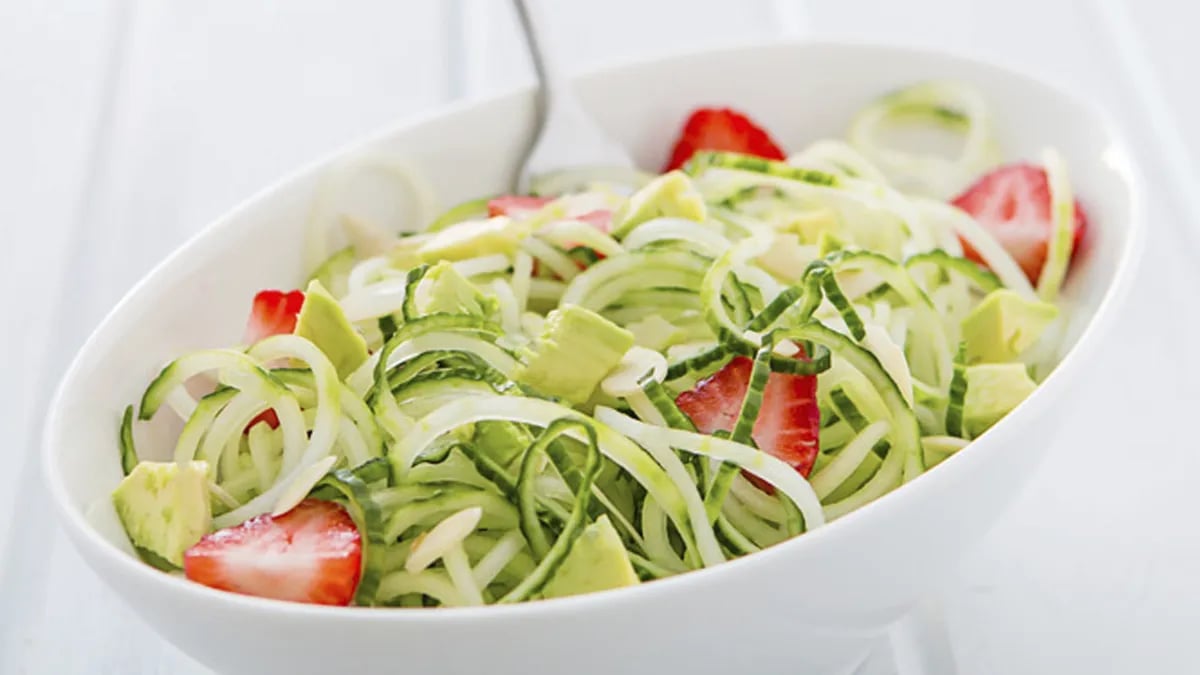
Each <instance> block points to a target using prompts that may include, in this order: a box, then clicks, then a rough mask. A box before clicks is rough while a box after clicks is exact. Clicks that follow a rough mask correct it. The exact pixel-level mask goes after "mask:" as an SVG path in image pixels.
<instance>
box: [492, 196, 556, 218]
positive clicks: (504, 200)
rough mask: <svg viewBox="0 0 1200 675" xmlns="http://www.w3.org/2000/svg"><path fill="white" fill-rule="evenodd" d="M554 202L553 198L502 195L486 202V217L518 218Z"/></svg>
mask: <svg viewBox="0 0 1200 675" xmlns="http://www.w3.org/2000/svg"><path fill="white" fill-rule="evenodd" d="M552 201H554V198H553V197H529V196H526V195H503V196H500V197H496V198H495V199H491V200H488V203H487V209H488V216H490V217H492V218H495V217H496V216H513V217H515V218H519V217H521V216H523V215H527V214H529V213H532V212H534V211H537V210H538V209H540V208H542V207H543V206H545V205H547V204H549V203H550V202H552Z"/></svg>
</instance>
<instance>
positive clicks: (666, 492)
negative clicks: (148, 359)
mask: <svg viewBox="0 0 1200 675" xmlns="http://www.w3.org/2000/svg"><path fill="white" fill-rule="evenodd" d="M935 141H936V143H938V144H941V145H948V146H950V147H949V150H948V151H941V150H939V151H937V152H934V151H933V150H929V149H925V148H927V147H929V146H930V145H931V144H932V143H933V142H935ZM416 225H425V226H424V227H422V228H421V229H420V231H418V232H414V233H405V234H399V235H397V234H394V233H391V232H386V231H383V230H382V229H381V228H379V227H377V226H373V225H371V224H370V223H367V222H364V221H363V220H361V219H351V218H345V219H343V220H342V222H341V223H340V229H339V230H338V231H334V232H320V233H318V235H319V236H318V237H317V238H316V240H315V241H316V243H317V245H318V246H320V245H322V244H323V243H324V241H325V240H327V239H328V238H329V237H330V236H344V237H345V238H346V239H347V240H348V241H350V242H351V243H350V245H349V246H345V247H344V248H340V249H339V250H336V251H333V252H332V253H331V254H329V255H328V256H326V257H325V259H324V261H323V262H322V263H321V264H320V265H319V267H317V268H316V269H315V270H314V271H313V273H312V276H311V278H310V279H309V280H308V281H307V282H306V283H305V284H304V286H303V290H288V291H283V290H263V291H262V292H260V293H258V294H257V295H256V296H255V297H254V298H253V302H252V307H251V312H250V318H249V321H248V325H247V327H246V331H245V335H244V338H243V340H242V343H241V344H238V345H233V346H228V347H223V348H214V349H207V350H202V351H197V352H194V353H189V354H184V355H181V356H180V357H179V358H177V359H176V360H174V361H173V362H171V363H170V364H168V365H167V366H166V367H165V368H164V369H163V370H162V371H161V373H160V374H159V375H158V376H157V377H156V378H155V379H154V380H153V381H152V382H150V383H149V386H148V388H147V389H146V391H145V394H144V395H143V396H142V398H141V400H140V401H138V402H137V403H136V404H135V405H131V406H129V407H128V408H127V409H126V410H125V413H124V417H123V419H122V422H121V424H120V433H119V438H120V453H121V464H122V467H123V469H124V471H125V474H126V477H125V478H124V480H123V481H122V482H121V484H120V485H119V486H118V487H117V488H116V490H115V492H114V493H113V495H112V501H113V504H114V506H115V509H116V512H117V515H118V516H119V518H120V520H121V522H122V523H123V525H124V527H125V530H126V532H127V533H128V535H129V539H130V541H131V542H132V544H133V545H134V547H135V548H136V550H137V552H138V554H139V556H140V557H141V558H142V559H143V560H144V561H145V562H147V563H149V564H151V565H154V566H155V567H158V568H160V569H162V570H165V571H168V572H171V573H175V574H182V575H184V576H186V578H187V579H189V580H191V581H194V582H196V583H199V584H204V585H207V586H210V587H213V588H217V589H221V590H225V591H231V592H235V593H243V594H249V595H255V596H261V597H267V598H275V599H281V600H290V601H297V602H307V603H318V604H329V605H350V604H353V605H365V606H391V607H430V606H462V605H482V604H492V603H513V602H521V601H527V600H536V599H544V598H554V597H560V596H567V595H575V594H581V593H588V592H593V591H600V590H605V589H611V588H617V587H622V586H629V585H635V584H639V583H643V582H647V581H650V580H654V579H659V578H662V577H667V576H671V575H675V574H680V573H684V572H687V571H690V570H696V569H700V568H703V567H709V566H712V565H717V564H720V563H722V562H723V561H726V560H729V559H731V558H734V557H738V556H742V555H747V554H751V553H754V552H756V551H759V550H761V549H764V548H767V547H769V546H773V545H775V544H777V543H779V542H782V541H784V540H786V539H788V538H790V537H795V536H798V535H801V534H803V533H805V532H807V531H809V530H813V529H815V528H818V527H821V526H822V525H824V524H825V523H827V522H829V521H831V520H834V519H836V518H839V517H841V516H844V515H845V514H847V513H850V512H851V511H854V510H855V509H858V508H860V507H862V506H864V505H866V504H869V503H870V502H872V501H874V500H876V499H878V498H879V497H881V496H883V495H885V494H887V493H888V492H890V491H892V490H894V489H897V488H899V487H900V486H902V485H903V484H905V483H907V482H909V481H912V480H914V479H916V478H918V477H919V476H920V475H921V474H922V473H924V472H925V471H928V470H930V469H931V468H932V467H934V466H936V465H937V464H938V463H939V462H941V461H943V460H945V459H946V458H947V457H948V456H950V455H953V454H954V453H957V452H963V451H964V448H966V447H967V446H968V445H969V444H970V443H971V440H972V439H974V438H977V437H979V436H980V435H981V434H984V433H986V431H987V429H988V428H989V427H990V426H992V425H993V424H995V423H996V422H997V421H998V420H999V419H1001V418H1002V417H1003V416H1004V415H1006V414H1007V413H1008V412H1009V411H1011V410H1012V409H1013V408H1014V407H1016V406H1017V405H1018V404H1020V403H1021V401H1022V400H1023V399H1024V398H1025V397H1026V396H1028V395H1029V394H1030V393H1031V392H1032V391H1033V390H1034V389H1035V387H1036V386H1037V382H1038V381H1039V380H1040V379H1042V378H1044V377H1045V375H1046V373H1047V372H1048V370H1049V369H1050V368H1052V367H1053V365H1054V360H1055V358H1056V353H1057V349H1058V347H1059V343H1060V342H1061V341H1062V338H1061V337H1060V336H1061V326H1062V321H1061V317H1060V307H1059V306H1058V305H1057V304H1056V303H1057V300H1058V293H1059V289H1060V287H1061V285H1062V283H1063V281H1064V279H1065V278H1066V276H1067V273H1068V270H1069V268H1070V263H1071V260H1072V257H1073V253H1074V252H1075V251H1076V250H1077V249H1079V247H1080V245H1081V242H1082V239H1083V237H1084V235H1085V232H1086V230H1087V217H1086V215H1085V213H1084V211H1083V209H1082V208H1081V207H1080V205H1079V204H1078V203H1076V201H1075V199H1074V198H1073V196H1072V193H1071V186H1070V183H1069V181H1068V178H1067V174H1066V171H1065V168H1064V165H1063V161H1062V159H1061V158H1060V157H1059V155H1058V154H1057V153H1056V152H1054V151H1053V150H1047V151H1046V152H1045V153H1044V155H1043V157H1041V158H1040V161H1039V162H1038V163H1036V164H1035V163H1025V162H1019V163H1002V162H1001V159H1000V154H999V149H998V147H997V144H996V142H995V141H994V139H993V136H992V134H991V125H990V120H989V117H988V110H987V108H986V106H985V105H984V103H983V101H982V98H981V97H980V95H979V94H978V93H977V92H975V91H974V90H972V89H971V88H969V87H966V86H963V85H960V84H956V83H949V82H927V83H921V84H917V85H915V86H912V87H909V88H906V89H903V90H900V91H896V92H892V93H889V94H887V95H885V96H883V97H881V98H879V99H878V100H875V101H873V102H871V103H869V104H868V105H867V106H866V107H865V108H864V109H863V110H862V111H861V112H859V113H858V114H857V115H856V116H855V117H854V119H853V120H852V121H851V123H850V126H849V132H848V135H847V138H846V139H845V140H837V139H826V140H819V141H817V142H815V143H812V144H810V145H808V146H807V147H804V148H802V149H800V150H799V152H794V153H788V152H785V151H784V149H783V148H782V146H781V145H780V144H779V143H778V142H777V141H776V140H774V139H773V138H772V137H771V135H770V134H769V133H768V132H767V131H766V130H764V129H763V128H762V127H761V126H759V125H758V124H757V123H756V122H754V121H753V120H751V119H750V118H749V117H747V116H746V115H745V114H742V113H740V112H737V111H735V110H731V109H727V108H701V109H698V110H696V111H694V112H693V113H692V114H691V116H690V117H689V118H688V119H687V121H686V124H685V125H684V127H683V130H682V133H681V136H680V138H679V140H678V142H677V143H676V144H675V146H674V148H673V151H672V153H671V155H670V159H669V161H668V163H667V164H666V166H665V167H664V168H663V173H661V174H659V175H651V174H647V173H643V172H640V171H622V172H615V171H611V170H605V169H596V170H578V169H576V170H569V171H563V172H559V173H555V174H553V175H549V176H543V177H541V178H540V179H539V180H537V181H535V186H534V193H533V194H528V195H499V196H491V197H486V198H481V199H478V200H475V201H471V202H468V203H465V204H461V205H458V206H456V207H454V208H452V209H450V210H449V211H446V212H445V213H443V214H442V215H440V216H439V217H437V218H436V219H433V220H432V222H428V223H417V224H416ZM248 300H249V298H248ZM156 416H168V417H171V416H174V417H177V418H178V423H177V424H176V428H178V434H177V437H176V439H175V445H174V448H173V449H171V448H167V447H146V446H148V445H150V444H148V443H145V442H136V441H135V436H139V435H142V434H140V433H139V429H140V427H141V426H142V425H144V424H146V423H147V421H149V420H151V419H152V418H155V417H156ZM137 446H143V447H137ZM143 451H145V452H143ZM143 456H145V457H156V458H166V457H169V458H170V461H150V460H149V459H143Z"/></svg>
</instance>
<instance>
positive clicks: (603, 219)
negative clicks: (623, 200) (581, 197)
mask: <svg viewBox="0 0 1200 675" xmlns="http://www.w3.org/2000/svg"><path fill="white" fill-rule="evenodd" d="M578 219H579V220H582V221H583V222H585V223H587V224H588V225H591V226H592V227H594V228H596V229H597V230H600V231H601V232H603V233H604V234H608V233H609V232H611V231H612V211H609V210H608V209H596V210H595V211H588V212H587V213H585V214H583V215H581V216H578Z"/></svg>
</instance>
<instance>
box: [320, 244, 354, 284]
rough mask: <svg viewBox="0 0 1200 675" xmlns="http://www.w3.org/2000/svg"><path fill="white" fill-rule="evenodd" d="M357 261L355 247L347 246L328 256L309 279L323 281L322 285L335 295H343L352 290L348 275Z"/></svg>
mask: <svg viewBox="0 0 1200 675" xmlns="http://www.w3.org/2000/svg"><path fill="white" fill-rule="evenodd" d="M356 262H358V261H357V260H356V259H355V257H354V247H353V246H347V247H346V248H343V249H341V250H339V251H338V252H337V253H334V254H333V255H331V256H329V257H328V258H326V259H325V262H323V263H321V266H320V267H318V268H317V269H316V270H314V271H313V273H312V276H311V277H309V281H312V280H314V279H315V280H317V281H319V282H321V285H322V286H324V287H325V288H326V289H327V290H328V291H329V292H330V294H332V295H333V296H334V297H341V296H343V295H345V294H346V292H347V291H349V290H350V289H349V288H348V284H347V283H346V277H347V275H349V274H350V270H351V269H353V268H354V264H355V263H356Z"/></svg>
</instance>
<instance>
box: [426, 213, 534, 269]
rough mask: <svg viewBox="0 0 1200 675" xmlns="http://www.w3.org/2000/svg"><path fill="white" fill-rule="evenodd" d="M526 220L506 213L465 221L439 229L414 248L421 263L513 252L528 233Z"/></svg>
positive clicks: (528, 227)
mask: <svg viewBox="0 0 1200 675" xmlns="http://www.w3.org/2000/svg"><path fill="white" fill-rule="evenodd" d="M530 230H531V227H530V225H529V224H528V223H525V222H523V221H519V220H513V219H512V218H509V217H507V216H496V217H495V218H488V219H487V220H469V221H467V222H464V223H456V224H454V225H451V226H449V227H447V228H446V229H444V230H439V231H437V232H435V233H433V235H432V236H431V237H430V238H429V240H428V241H426V242H425V243H424V244H422V245H421V247H420V248H419V249H417V254H418V255H419V256H420V257H421V259H422V260H424V261H425V262H429V263H432V262H438V261H440V260H465V259H467V258H477V257H479V256H484V255H491V254H493V253H504V254H505V255H511V254H512V253H515V252H516V250H517V248H518V247H519V246H520V245H521V240H522V239H524V238H525V237H526V236H527V235H528V234H529V232H530Z"/></svg>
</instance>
